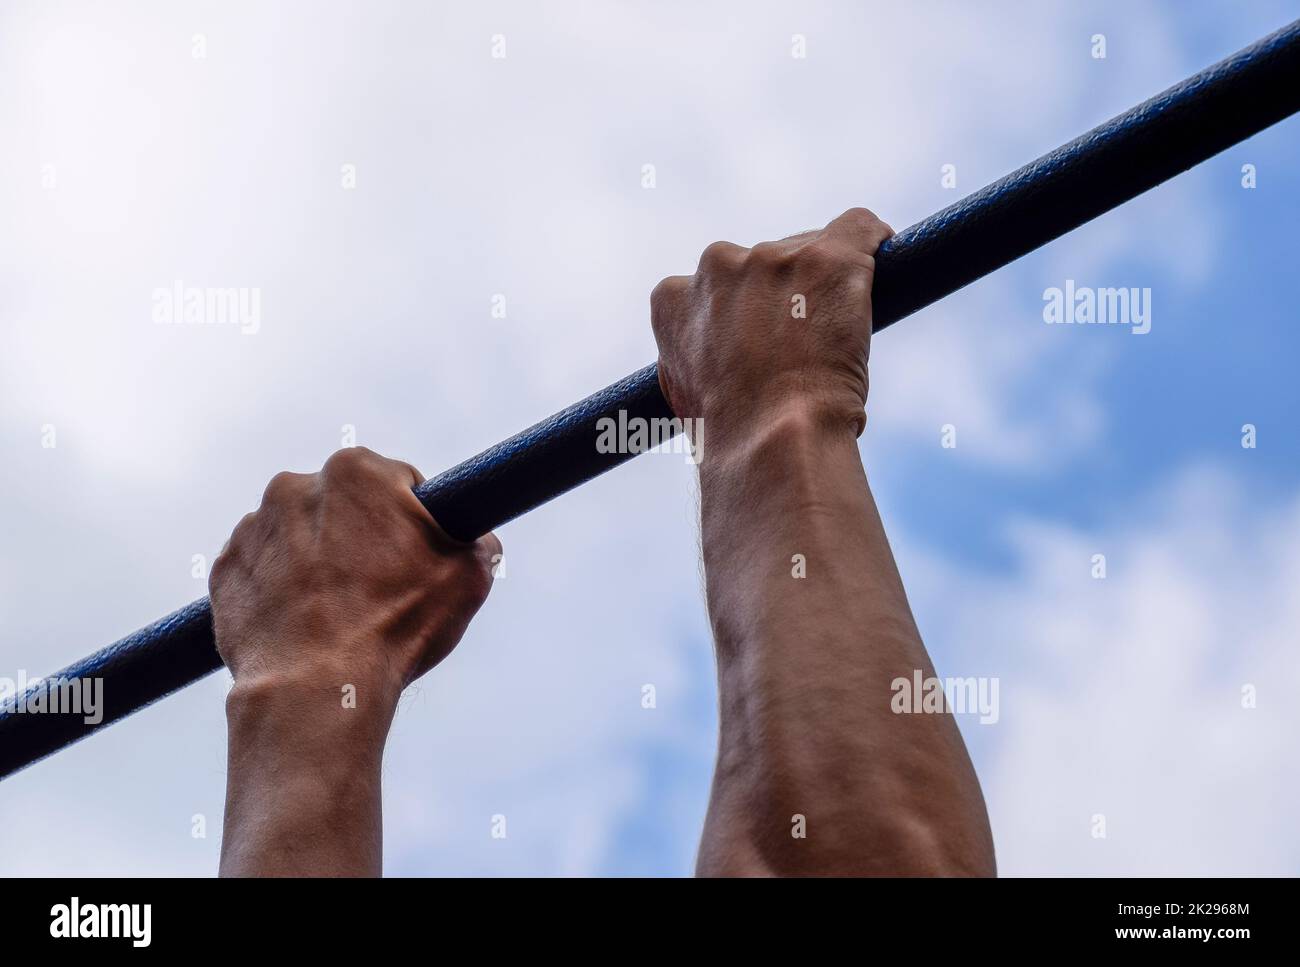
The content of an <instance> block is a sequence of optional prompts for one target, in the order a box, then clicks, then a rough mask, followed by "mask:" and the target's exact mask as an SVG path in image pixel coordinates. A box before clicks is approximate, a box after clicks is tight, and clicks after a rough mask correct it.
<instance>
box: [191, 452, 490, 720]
mask: <svg viewBox="0 0 1300 967" xmlns="http://www.w3.org/2000/svg"><path fill="white" fill-rule="evenodd" d="M422 480H423V478H422V477H421V476H420V473H419V472H418V471H417V470H416V469H415V468H414V467H412V466H410V465H409V464H406V463H401V462H399V461H396V460H388V459H386V458H384V457H381V456H379V455H378V454H376V453H373V452H371V451H370V450H367V449H365V448H364V447H354V448H350V449H346V450H340V451H338V452H337V453H335V454H334V455H333V456H332V457H330V459H329V460H328V461H327V462H326V463H325V466H324V468H323V469H322V470H321V471H320V472H319V473H313V474H298V473H281V474H278V475H277V476H276V477H275V478H274V479H272V480H271V483H270V484H269V485H268V486H267V488H266V493H265V495H264V496H263V498H262V506H261V508H259V509H258V510H257V511H256V512H255V513H252V514H249V515H248V516H246V517H245V518H244V519H243V520H242V521H240V523H239V526H237V527H236V528H235V532H234V534H233V535H232V536H231V538H230V541H229V543H228V544H227V545H226V547H225V549H224V550H223V551H222V553H221V555H220V556H219V557H218V558H217V559H216V561H215V563H214V564H213V566H212V574H211V578H210V580H209V590H210V592H211V597H212V610H213V616H214V624H215V627H216V640H217V650H218V651H219V652H220V653H221V657H222V660H223V661H225V663H226V667H227V668H228V669H230V672H231V674H232V675H233V676H234V678H235V689H236V691H239V690H240V689H241V688H242V689H247V688H252V687H255V686H261V685H265V686H269V687H276V686H281V685H293V684H309V685H316V684H329V685H330V686H332V688H333V692H334V694H335V695H337V694H338V690H339V688H340V687H341V685H342V684H344V683H351V684H354V685H355V686H356V687H357V688H358V689H361V688H368V689H369V690H370V694H371V695H375V694H377V695H379V696H380V697H381V698H382V699H383V701H384V703H385V705H386V706H395V703H396V700H397V697H398V695H399V694H400V692H401V690H402V689H403V688H405V687H406V686H407V685H408V684H409V683H410V682H412V681H413V680H414V679H416V678H418V677H419V676H420V675H423V674H424V673H425V672H426V671H428V670H429V669H430V668H432V667H433V666H434V665H436V664H437V663H438V662H440V661H442V659H444V658H445V657H447V655H448V654H450V652H451V650H452V649H453V648H454V647H455V646H456V644H457V643H458V642H459V641H460V638H461V636H462V635H463V634H464V632H465V628H466V626H467V625H468V624H469V621H470V619H471V618H472V617H473V616H474V614H475V613H476V612H477V611H478V609H479V607H480V606H481V605H482V604H483V601H484V599H485V598H486V597H487V594H488V590H489V588H490V587H491V584H492V566H493V565H494V564H495V563H496V561H499V560H500V554H501V543H500V542H499V541H498V540H497V539H496V537H495V536H493V535H491V534H489V535H487V536H486V537H483V538H480V539H479V540H478V541H477V542H475V543H474V544H470V545H462V544H458V543H455V542H453V541H452V540H451V539H450V538H448V537H447V536H445V535H444V534H443V533H442V531H441V530H439V528H438V526H437V524H436V523H435V522H434V520H433V518H432V517H431V516H429V512H428V511H427V510H425V509H424V507H423V506H422V505H421V504H420V502H419V501H418V500H417V499H416V497H415V494H414V493H413V492H412V490H411V488H412V487H414V486H415V485H416V484H419V483H420V482H421V481H422Z"/></svg>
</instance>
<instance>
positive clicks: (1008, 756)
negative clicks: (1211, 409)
mask: <svg viewBox="0 0 1300 967" xmlns="http://www.w3.org/2000/svg"><path fill="white" fill-rule="evenodd" d="M1298 529H1300V494H1293V495H1292V496H1290V497H1289V498H1287V499H1285V500H1281V501H1275V500H1272V499H1269V498H1268V497H1265V496H1262V495H1259V494H1255V493H1251V492H1249V491H1248V490H1247V489H1246V488H1245V486H1244V484H1243V483H1242V481H1241V480H1240V479H1238V478H1237V477H1236V476H1235V475H1232V474H1229V473H1226V472H1224V471H1222V470H1214V469H1210V468H1195V469H1189V470H1186V471H1184V472H1182V473H1180V474H1177V475H1175V476H1173V477H1172V478H1171V479H1170V480H1168V481H1163V482H1161V483H1158V484H1156V485H1154V486H1152V487H1150V488H1149V489H1146V490H1144V491H1142V492H1140V493H1137V494H1135V495H1134V497H1133V500H1132V502H1131V503H1130V504H1129V505H1127V506H1123V507H1120V508H1117V509H1116V511H1115V512H1114V513H1113V515H1111V516H1110V518H1109V519H1108V520H1107V521H1106V522H1105V523H1104V524H1101V525H1099V526H1098V527H1096V528H1093V529H1089V530H1081V529H1073V528H1067V527H1063V526H1061V525H1058V524H1051V523H1045V522H1028V521H1025V522H1021V523H1020V524H1018V525H1016V526H1014V527H1012V528H1011V529H1010V532H1009V534H1008V538H1009V540H1010V542H1011V544H1012V546H1013V547H1014V549H1015V562H1014V566H1013V567H1012V568H1010V569H1009V570H1008V572H1007V573H1005V574H1002V575H997V576H990V575H988V574H976V573H972V572H971V571H969V570H958V571H953V570H951V569H949V568H947V567H945V565H944V564H942V563H940V562H937V561H934V560H930V561H928V562H925V563H921V562H920V561H919V559H918V561H917V562H915V563H914V566H912V567H905V573H906V574H908V576H909V577H910V576H912V575H913V574H919V575H920V576H921V578H922V580H919V581H913V582H911V585H910V587H911V590H912V592H913V598H914V600H915V599H917V598H918V597H919V598H920V599H921V601H922V602H923V603H921V604H920V608H919V610H920V613H921V615H922V624H923V626H925V627H926V631H927V642H928V644H929V645H930V647H931V648H932V650H935V651H936V652H938V653H940V654H941V655H942V656H943V657H942V660H941V661H940V669H941V673H942V674H948V675H953V674H957V675H967V674H981V675H998V676H1000V677H1001V696H1000V698H1001V713H1002V714H1001V719H1000V722H999V724H997V725H995V726H988V727H982V726H979V725H970V726H967V727H965V732H966V734H967V736H968V739H970V740H971V741H972V742H973V743H974V748H975V757H976V760H977V761H976V765H977V768H978V770H979V773H980V777H981V780H982V782H983V785H984V789H985V794H986V797H987V799H988V803H989V808H990V814H991V816H992V820H993V825H994V836H995V840H996V843H997V847H998V855H999V866H1000V869H1001V871H1002V872H1003V873H1006V874H1037V875H1044V874H1060V873H1075V874H1109V875H1225V874H1226V875H1233V874H1249V873H1274V874H1277V873H1288V874H1294V873H1295V871H1296V867H1297V862H1298V861H1300V836H1297V835H1296V834H1295V832H1294V823H1293V822H1291V819H1290V817H1291V812H1292V805H1293V803H1294V801H1295V798H1296V795H1297V793H1300V785H1298V784H1297V776H1300V754H1298V753H1297V752H1296V749H1295V746H1294V742H1293V741H1292V739H1293V737H1294V736H1295V734H1296V732H1297V730H1300V708H1298V707H1297V705H1296V703H1295V702H1294V701H1293V696H1294V695H1295V694H1296V692H1297V689H1300V668H1298V666H1297V663H1296V661H1295V647H1296V631H1295V629H1296V628H1297V627H1300V599H1297V598H1296V596H1295V594H1294V593H1293V592H1294V588H1295V587H1296V586H1297V584H1300V552H1298V551H1297V550H1296V547H1295V542H1294V535H1295V533H1296V532H1297V530H1298ZM1094 554H1105V556H1106V565H1107V577H1106V578H1105V579H1104V580H1096V579H1094V578H1093V577H1092V576H1091V568H1092V557H1093V555H1094ZM922 585H924V588H923V587H922ZM1246 685H1253V686H1254V687H1255V689H1256V690H1257V693H1258V707H1257V708H1254V709H1245V708H1243V707H1242V689H1243V687H1244V686H1246ZM964 724H965V723H964ZM1098 814H1100V815H1103V816H1104V817H1105V824H1106V833H1107V835H1106V838H1105V839H1095V838H1093V836H1092V827H1091V824H1092V821H1093V816H1094V815H1098Z"/></svg>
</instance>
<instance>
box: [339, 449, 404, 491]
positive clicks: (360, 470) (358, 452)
mask: <svg viewBox="0 0 1300 967" xmlns="http://www.w3.org/2000/svg"><path fill="white" fill-rule="evenodd" d="M321 473H322V474H323V475H324V476H325V478H326V479H337V480H355V479H356V478H359V477H363V478H374V477H378V478H380V479H381V480H384V481H387V482H391V483H394V484H400V485H401V486H403V487H406V488H407V489H408V490H409V489H410V488H412V487H417V486H419V485H420V484H422V483H423V482H424V476H423V475H422V474H421V473H420V471H418V470H416V469H415V467H413V466H411V465H410V464H409V463H406V462H405V461H403V460H393V459H391V458H389V457H385V456H383V455H382V454H378V453H376V452H375V451H374V450H371V449H370V448H369V447H344V448H343V449H341V450H336V451H335V452H334V453H333V454H331V455H330V458H329V459H328V460H326V461H325V466H324V467H323V468H322V469H321Z"/></svg>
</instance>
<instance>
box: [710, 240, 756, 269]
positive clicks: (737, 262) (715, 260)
mask: <svg viewBox="0 0 1300 967" xmlns="http://www.w3.org/2000/svg"><path fill="white" fill-rule="evenodd" d="M744 258H745V249H743V248H741V247H740V246H739V245H737V244H736V243H734V242H723V241H718V242H710V243H709V244H708V245H706V246H705V248H704V251H703V252H701V253H700V269H701V271H704V272H727V271H734V270H735V269H738V268H740V266H741V264H742V263H743V262H744Z"/></svg>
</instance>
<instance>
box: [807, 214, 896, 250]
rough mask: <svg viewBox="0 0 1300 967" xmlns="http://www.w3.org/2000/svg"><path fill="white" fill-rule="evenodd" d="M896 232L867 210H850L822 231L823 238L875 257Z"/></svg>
mask: <svg viewBox="0 0 1300 967" xmlns="http://www.w3.org/2000/svg"><path fill="white" fill-rule="evenodd" d="M893 234H894V230H893V229H892V228H890V227H889V226H888V225H886V224H885V223H884V222H882V221H881V220H880V219H879V218H877V217H876V215H875V213H874V212H871V211H869V210H867V209H866V208H850V209H849V210H848V211H846V212H845V213H844V214H843V215H841V216H839V217H838V218H836V219H834V220H832V221H831V222H830V224H828V225H827V226H826V228H825V229H823V230H822V236H823V237H824V238H828V239H834V240H835V241H840V242H844V243H846V244H848V245H850V246H852V247H853V248H854V249H856V250H857V251H859V252H862V253H863V254H864V255H875V254H876V249H878V248H879V247H880V243H881V242H883V241H884V240H885V239H887V238H889V236H891V235H893Z"/></svg>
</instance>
